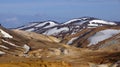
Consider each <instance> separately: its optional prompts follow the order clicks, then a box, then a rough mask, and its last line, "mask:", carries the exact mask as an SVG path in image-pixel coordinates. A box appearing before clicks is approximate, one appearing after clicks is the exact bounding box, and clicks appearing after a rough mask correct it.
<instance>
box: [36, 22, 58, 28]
mask: <svg viewBox="0 0 120 67" xmlns="http://www.w3.org/2000/svg"><path fill="white" fill-rule="evenodd" d="M47 23H49V25H48V26H46V27H44V28H49V27H53V26H55V25H58V24H56V23H55V22H52V21H46V22H43V23H40V24H39V25H37V26H35V27H42V26H44V25H45V24H47Z"/></svg>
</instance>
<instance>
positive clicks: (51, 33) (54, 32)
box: [43, 27, 69, 35]
mask: <svg viewBox="0 0 120 67" xmlns="http://www.w3.org/2000/svg"><path fill="white" fill-rule="evenodd" d="M68 30H69V29H68V28H67V27H62V28H60V29H57V27H56V28H53V29H50V30H48V31H46V32H44V33H43V34H45V35H53V34H56V33H59V32H62V31H68Z"/></svg>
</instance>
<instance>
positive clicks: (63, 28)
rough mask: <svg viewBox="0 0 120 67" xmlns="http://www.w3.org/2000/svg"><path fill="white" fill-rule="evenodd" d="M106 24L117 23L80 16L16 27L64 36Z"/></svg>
mask: <svg viewBox="0 0 120 67" xmlns="http://www.w3.org/2000/svg"><path fill="white" fill-rule="evenodd" d="M106 25H117V23H115V22H109V21H104V20H101V19H97V18H93V17H81V18H76V19H72V20H70V21H67V22H65V23H61V24H60V23H57V22H55V21H44V22H34V23H30V24H28V25H25V26H21V27H18V28H17V29H20V30H25V31H32V32H36V33H40V34H44V35H52V36H56V37H61V38H64V36H66V35H72V34H75V33H77V32H79V31H81V30H82V29H85V28H96V27H99V26H106ZM51 31H52V32H51Z"/></svg>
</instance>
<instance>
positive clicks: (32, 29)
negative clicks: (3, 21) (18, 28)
mask: <svg viewBox="0 0 120 67" xmlns="http://www.w3.org/2000/svg"><path fill="white" fill-rule="evenodd" d="M34 30H35V29H34V28H31V29H27V30H26V31H34Z"/></svg>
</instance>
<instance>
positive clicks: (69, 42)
mask: <svg viewBox="0 0 120 67" xmlns="http://www.w3.org/2000/svg"><path fill="white" fill-rule="evenodd" d="M78 38H79V37H74V38H72V39H71V40H69V41H68V43H67V44H72V43H73V41H75V40H76V39H78Z"/></svg>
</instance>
